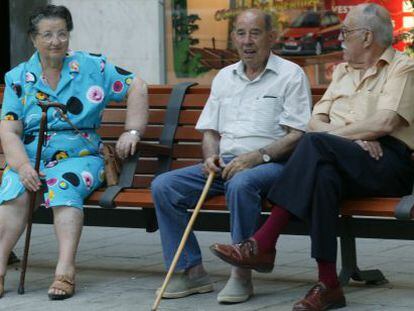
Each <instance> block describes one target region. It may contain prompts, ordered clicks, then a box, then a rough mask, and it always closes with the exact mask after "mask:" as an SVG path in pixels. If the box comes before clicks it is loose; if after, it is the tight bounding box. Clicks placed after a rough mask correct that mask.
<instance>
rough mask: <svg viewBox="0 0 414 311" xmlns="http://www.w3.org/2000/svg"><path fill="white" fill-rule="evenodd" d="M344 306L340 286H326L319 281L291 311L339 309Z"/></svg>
mask: <svg viewBox="0 0 414 311" xmlns="http://www.w3.org/2000/svg"><path fill="white" fill-rule="evenodd" d="M345 306H346V301H345V296H344V292H343V291H342V287H341V286H338V287H337V288H327V287H326V286H325V284H323V283H321V282H319V283H318V284H316V285H315V286H313V287H312V288H311V289H310V290H309V292H308V293H307V294H306V296H305V298H303V299H302V300H301V301H298V302H297V303H295V305H294V306H293V310H292V311H323V310H331V309H339V308H343V307H345Z"/></svg>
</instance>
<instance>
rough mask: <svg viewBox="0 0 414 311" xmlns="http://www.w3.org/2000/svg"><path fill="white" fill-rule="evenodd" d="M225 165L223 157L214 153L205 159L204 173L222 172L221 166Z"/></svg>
mask: <svg viewBox="0 0 414 311" xmlns="http://www.w3.org/2000/svg"><path fill="white" fill-rule="evenodd" d="M223 166H224V162H223V159H221V158H220V157H219V156H218V155H213V156H211V157H208V158H207V159H205V160H204V163H203V173H204V174H205V175H208V174H209V173H210V172H215V173H216V174H218V173H220V172H221V168H222V167H223Z"/></svg>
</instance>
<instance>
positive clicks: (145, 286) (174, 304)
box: [0, 224, 414, 311]
mask: <svg viewBox="0 0 414 311" xmlns="http://www.w3.org/2000/svg"><path fill="white" fill-rule="evenodd" d="M198 237H199V240H200V244H201V246H202V251H203V254H204V258H205V265H206V268H207V270H208V271H209V272H210V274H211V276H212V278H213V280H214V283H215V288H216V291H215V292H214V293H209V294H203V295H194V296H191V297H187V298H184V299H178V300H162V302H161V305H160V308H159V310H179V311H186V310H200V311H201V310H213V311H214V310H225V311H233V310H238V311H244V310H246V311H247V310H278V311H279V310H280V311H285V310H291V308H292V304H293V303H294V302H295V301H296V300H298V299H299V298H301V297H302V296H303V295H304V294H305V293H306V291H307V290H308V289H309V287H310V286H311V285H312V283H313V281H314V279H315V277H316V265H315V263H314V261H313V260H311V259H310V258H309V238H308V237H295V236H282V237H281V238H280V240H279V244H278V256H277V266H276V268H275V270H274V272H273V273H271V274H258V273H256V274H255V275H254V284H255V292H256V295H255V296H254V298H252V299H251V300H250V301H248V302H246V303H243V304H236V305H220V304H218V303H217V302H216V294H217V292H218V291H219V290H220V289H221V288H222V287H223V286H224V283H225V281H226V279H227V276H228V272H229V267H228V266H227V265H226V264H224V263H222V262H221V261H219V260H218V259H216V258H215V257H214V256H213V255H211V254H210V252H209V250H208V246H209V245H210V244H211V243H212V242H228V241H229V235H228V234H227V233H207V232H199V233H198ZM22 245H23V241H20V242H19V244H18V248H17V249H16V251H17V254H18V255H19V257H20V256H21V254H22ZM358 252H359V261H360V266H361V268H363V269H373V268H380V269H382V271H383V272H384V274H385V275H386V277H387V278H388V279H389V280H390V283H388V284H384V285H381V286H366V285H364V284H358V283H355V282H353V283H351V284H350V285H349V286H347V287H346V288H345V292H346V297H347V300H348V307H346V308H343V309H341V310H344V311H347V310H355V311H368V310H369V311H382V310H384V311H385V310H387V311H412V310H414V242H412V241H391V240H368V239H360V240H358ZM56 257H57V250H56V241H55V237H54V232H53V227H52V226H49V225H37V224H35V225H34V226H33V235H32V245H31V254H30V261H29V268H28V271H27V275H26V294H25V295H23V296H19V295H18V294H17V293H16V290H17V284H18V279H19V271H18V267H16V266H15V267H10V269H9V271H8V274H7V277H6V294H5V296H4V297H3V298H2V299H0V310H10V311H18V310H30V311H38V310H39V311H40V310H41V311H45V310H47V311H55V310H58V311H59V310H77V311H81V310H85V311H86V310H87V311H95V310H96V311H98V310H99V311H101V310H111V311H116V310H126V311H129V310H137V311H139V310H150V308H151V306H152V304H153V301H154V298H155V297H154V292H155V289H156V288H157V287H159V286H160V285H161V283H162V281H163V278H164V276H165V273H164V267H163V264H162V254H161V248H160V241H159V235H158V233H152V234H149V233H146V232H145V231H144V230H141V229H119V228H97V227H85V229H84V232H83V236H82V240H81V244H80V248H79V254H78V274H77V280H76V281H77V292H76V295H75V296H74V297H73V298H71V299H69V300H66V301H60V302H59V301H49V300H48V298H47V289H48V287H49V285H50V283H51V281H52V278H53V269H54V265H55V262H56Z"/></svg>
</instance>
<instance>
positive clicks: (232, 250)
mask: <svg viewBox="0 0 414 311" xmlns="http://www.w3.org/2000/svg"><path fill="white" fill-rule="evenodd" d="M210 250H211V251H212V252H213V254H214V255H216V256H217V257H219V258H220V259H222V260H224V261H225V262H227V263H229V264H231V265H233V266H237V267H240V268H245V269H253V270H256V271H258V272H272V270H273V266H274V263H275V256H276V250H274V251H273V252H271V253H259V249H258V248H257V243H256V241H255V240H254V239H252V238H250V239H248V240H246V241H243V242H241V243H239V244H233V245H227V244H218V243H216V244H213V245H211V246H210Z"/></svg>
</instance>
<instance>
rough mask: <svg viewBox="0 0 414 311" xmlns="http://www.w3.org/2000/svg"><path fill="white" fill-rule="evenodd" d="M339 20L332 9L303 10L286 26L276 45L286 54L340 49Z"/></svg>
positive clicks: (303, 53) (318, 53)
mask: <svg viewBox="0 0 414 311" xmlns="http://www.w3.org/2000/svg"><path fill="white" fill-rule="evenodd" d="M340 29H341V21H340V19H339V17H338V16H337V15H336V14H335V13H334V12H332V11H311V10H309V11H305V12H302V13H301V14H299V16H297V17H296V18H295V19H294V20H293V22H292V23H291V24H290V26H289V27H288V28H286V29H285V30H284V31H283V32H282V34H281V36H280V38H279V41H278V42H276V46H278V47H279V48H280V53H281V54H284V55H287V54H290V55H294V54H296V55H307V54H315V55H320V54H322V53H323V52H325V51H327V50H340V49H341V42H340V41H339V40H338V36H339V31H340Z"/></svg>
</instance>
